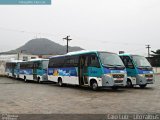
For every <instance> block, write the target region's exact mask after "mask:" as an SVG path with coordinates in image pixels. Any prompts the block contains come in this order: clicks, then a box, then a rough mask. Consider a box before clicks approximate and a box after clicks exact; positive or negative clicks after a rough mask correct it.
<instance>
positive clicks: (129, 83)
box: [126, 80, 133, 88]
mask: <svg viewBox="0 0 160 120" xmlns="http://www.w3.org/2000/svg"><path fill="white" fill-rule="evenodd" d="M126 86H127V87H128V88H133V85H132V82H131V80H127V85H126Z"/></svg>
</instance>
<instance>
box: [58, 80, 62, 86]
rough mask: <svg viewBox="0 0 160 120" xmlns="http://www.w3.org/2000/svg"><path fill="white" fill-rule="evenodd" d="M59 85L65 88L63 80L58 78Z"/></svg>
mask: <svg viewBox="0 0 160 120" xmlns="http://www.w3.org/2000/svg"><path fill="white" fill-rule="evenodd" d="M58 85H59V86H60V87H63V82H62V79H61V78H58Z"/></svg>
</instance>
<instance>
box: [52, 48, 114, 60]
mask: <svg viewBox="0 0 160 120" xmlns="http://www.w3.org/2000/svg"><path fill="white" fill-rule="evenodd" d="M97 52H106V53H112V52H107V51H98V50H80V51H75V52H69V53H67V54H64V55H56V56H52V57H50V58H56V57H65V56H70V55H81V54H86V53H97ZM112 54H116V53H112Z"/></svg>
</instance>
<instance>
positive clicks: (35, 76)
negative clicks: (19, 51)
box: [33, 63, 37, 80]
mask: <svg viewBox="0 0 160 120" xmlns="http://www.w3.org/2000/svg"><path fill="white" fill-rule="evenodd" d="M33 79H34V80H37V64H36V63H33Z"/></svg>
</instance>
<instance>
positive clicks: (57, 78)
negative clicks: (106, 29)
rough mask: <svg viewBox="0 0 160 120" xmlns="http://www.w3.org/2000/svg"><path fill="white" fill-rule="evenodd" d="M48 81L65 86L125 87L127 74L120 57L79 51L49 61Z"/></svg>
mask: <svg viewBox="0 0 160 120" xmlns="http://www.w3.org/2000/svg"><path fill="white" fill-rule="evenodd" d="M48 80H49V81H53V82H57V83H58V84H59V85H60V86H63V85H64V84H72V85H80V86H90V87H92V89H93V90H97V89H98V88H100V87H112V88H113V89H116V88H117V87H119V86H125V85H126V80H127V74H126V69H125V66H124V64H123V62H122V60H121V59H120V57H119V56H118V55H117V54H115V53H110V52H103V51H77V52H70V53H68V54H65V55H60V56H53V57H51V58H50V59H49V65H48Z"/></svg>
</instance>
